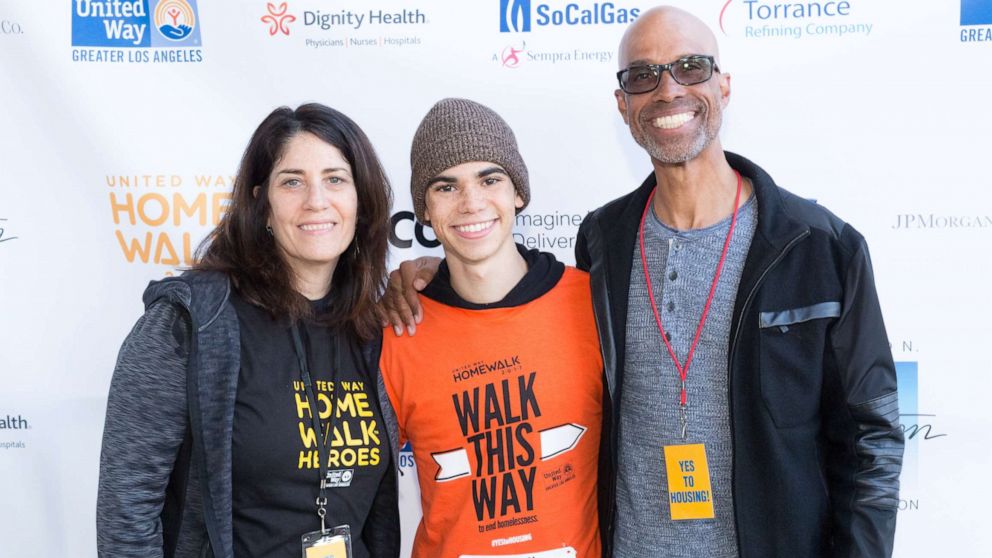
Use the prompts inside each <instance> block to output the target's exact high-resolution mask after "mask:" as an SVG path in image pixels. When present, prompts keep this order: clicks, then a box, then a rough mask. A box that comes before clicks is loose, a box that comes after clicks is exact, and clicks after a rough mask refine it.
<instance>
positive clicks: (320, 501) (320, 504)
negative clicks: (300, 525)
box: [317, 496, 327, 534]
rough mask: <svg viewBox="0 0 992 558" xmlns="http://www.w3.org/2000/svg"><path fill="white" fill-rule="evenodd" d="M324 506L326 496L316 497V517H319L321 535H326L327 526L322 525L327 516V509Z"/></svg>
mask: <svg viewBox="0 0 992 558" xmlns="http://www.w3.org/2000/svg"><path fill="white" fill-rule="evenodd" d="M326 505H327V496H317V515H318V516H320V532H321V534H326V533H327V525H326V524H325V523H324V518H325V517H326V516H327V509H326V508H325V507H324V506H326Z"/></svg>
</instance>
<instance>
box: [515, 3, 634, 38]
mask: <svg viewBox="0 0 992 558" xmlns="http://www.w3.org/2000/svg"><path fill="white" fill-rule="evenodd" d="M640 14H641V10H640V8H627V7H625V6H623V5H619V4H618V3H616V2H582V3H579V2H556V3H555V4H554V5H551V4H545V3H540V4H538V3H532V2H531V0H499V31H500V33H529V32H531V30H532V26H537V27H569V26H584V25H614V24H620V25H626V24H628V23H630V22H632V21H634V20H635V19H637V16H639V15H640Z"/></svg>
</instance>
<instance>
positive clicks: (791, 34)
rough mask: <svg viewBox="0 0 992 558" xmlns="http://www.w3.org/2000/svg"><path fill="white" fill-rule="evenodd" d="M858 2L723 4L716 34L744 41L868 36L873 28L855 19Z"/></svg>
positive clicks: (735, 0)
mask: <svg viewBox="0 0 992 558" xmlns="http://www.w3.org/2000/svg"><path fill="white" fill-rule="evenodd" d="M858 1H859V0H850V1H849V0H840V1H836V0H828V1H826V2H816V1H813V2H803V3H779V2H774V1H768V0H727V1H726V3H725V4H724V5H723V7H722V8H721V9H720V30H721V31H723V34H724V35H737V36H739V35H740V34H741V33H743V35H744V38H745V39H777V38H790V39H802V38H808V37H828V38H840V37H843V36H868V35H871V32H872V29H873V28H874V24H873V23H872V22H868V21H863V20H862V21H859V20H857V19H856V12H857V10H856V9H854V6H855V4H857V3H858Z"/></svg>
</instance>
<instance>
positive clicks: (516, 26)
mask: <svg viewBox="0 0 992 558" xmlns="http://www.w3.org/2000/svg"><path fill="white" fill-rule="evenodd" d="M499 32H500V33H511V32H518V33H527V32H530V0H499Z"/></svg>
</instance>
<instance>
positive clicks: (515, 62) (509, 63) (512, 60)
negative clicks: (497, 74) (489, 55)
mask: <svg viewBox="0 0 992 558" xmlns="http://www.w3.org/2000/svg"><path fill="white" fill-rule="evenodd" d="M526 48H527V43H523V44H521V45H520V48H513V45H509V46H507V47H506V48H504V49H503V52H501V53H500V55H499V59H500V62H501V63H502V64H503V67H504V68H516V67H517V66H519V65H520V57H519V56H517V55H518V54H520V53H522V52H523V51H524V50H526Z"/></svg>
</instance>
